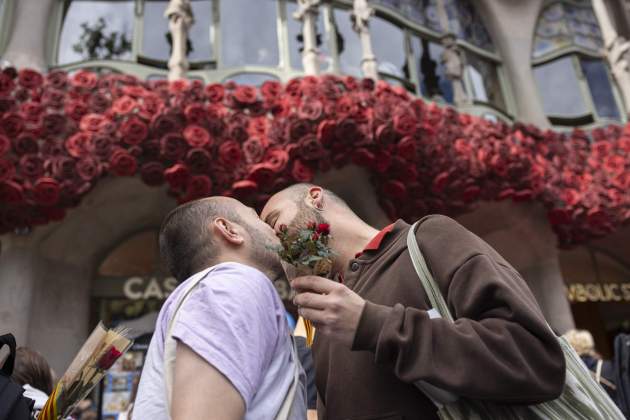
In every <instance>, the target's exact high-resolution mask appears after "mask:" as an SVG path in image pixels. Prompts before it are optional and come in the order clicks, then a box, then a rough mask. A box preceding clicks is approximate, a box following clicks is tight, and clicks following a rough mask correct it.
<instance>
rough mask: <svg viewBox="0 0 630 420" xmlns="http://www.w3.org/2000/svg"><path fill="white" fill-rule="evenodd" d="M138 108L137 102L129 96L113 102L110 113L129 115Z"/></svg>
mask: <svg viewBox="0 0 630 420" xmlns="http://www.w3.org/2000/svg"><path fill="white" fill-rule="evenodd" d="M137 107H138V102H137V101H136V100H135V99H133V98H132V97H131V96H123V97H122V98H118V99H116V100H115V101H114V104H113V105H112V111H114V112H115V113H117V114H123V115H124V114H129V113H130V112H132V111H133V110H135V109H136V108H137Z"/></svg>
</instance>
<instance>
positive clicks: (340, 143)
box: [0, 68, 630, 246]
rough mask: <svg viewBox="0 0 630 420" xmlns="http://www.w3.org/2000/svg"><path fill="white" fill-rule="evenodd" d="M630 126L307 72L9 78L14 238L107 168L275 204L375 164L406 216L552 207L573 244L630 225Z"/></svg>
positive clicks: (0, 132) (5, 92) (1, 210)
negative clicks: (545, 117)
mask: <svg viewBox="0 0 630 420" xmlns="http://www.w3.org/2000/svg"><path fill="white" fill-rule="evenodd" d="M629 152H630V126H626V128H623V127H618V126H609V127H606V128H603V129H597V130H594V131H592V132H590V133H585V132H583V131H580V130H575V131H574V132H572V133H570V134H562V133H558V132H553V131H542V130H540V129H538V128H536V127H534V126H531V125H523V124H519V123H517V124H514V125H507V124H503V123H492V122H489V121H487V120H484V119H481V118H476V117H472V116H470V115H466V114H459V113H457V112H456V111H455V110H453V109H452V108H440V107H438V106H436V105H434V104H427V103H425V102H423V101H422V100H421V99H417V98H415V97H412V96H410V95H409V94H408V93H407V92H406V91H405V90H404V89H402V88H399V87H393V86H390V85H388V84H386V83H384V82H377V83H374V82H373V81H371V80H356V79H354V78H351V77H336V76H322V77H319V78H317V77H304V78H302V79H295V80H292V81H290V82H289V83H287V84H286V85H284V86H283V85H281V84H280V83H278V82H273V81H268V82H265V83H264V84H263V85H262V86H261V87H260V88H259V89H257V88H255V87H251V86H239V85H236V84H234V83H231V82H228V83H225V84H211V85H207V86H204V85H203V84H202V83H201V82H199V81H183V80H182V81H177V82H172V83H169V82H166V81H140V80H138V79H136V78H134V77H132V76H129V75H117V74H108V75H101V76H98V75H96V74H94V73H91V72H88V71H79V72H77V73H75V74H74V75H72V76H69V75H67V74H66V73H64V72H61V71H53V72H50V73H48V74H46V75H42V74H40V73H38V72H36V71H33V70H29V69H23V70H20V71H19V72H16V71H15V70H14V69H11V68H8V69H4V70H3V71H2V73H1V74H0V233H6V232H10V231H13V230H14V229H17V228H21V227H30V226H34V225H41V224H45V223H48V222H50V221H53V220H61V219H62V218H63V217H64V213H65V211H66V209H68V208H71V207H73V206H76V205H77V204H78V203H79V202H80V200H81V198H82V197H83V196H84V195H85V194H86V193H87V192H88V191H89V190H90V189H91V188H92V187H93V186H94V184H95V183H96V182H97V180H98V179H100V178H102V177H104V176H135V175H139V176H140V177H141V178H142V180H143V181H144V182H145V183H146V184H148V185H151V186H158V185H161V184H164V183H166V184H167V185H168V190H169V192H170V194H172V195H174V196H175V197H176V198H177V199H178V200H179V201H180V202H184V201H188V200H192V199H195V198H198V197H204V196H208V195H218V194H220V195H228V196H233V197H236V198H238V199H241V200H244V201H246V202H248V203H250V204H253V205H261V204H262V203H264V202H265V200H266V199H267V198H268V197H269V196H270V194H272V193H274V192H275V191H278V190H280V189H281V188H283V187H285V186H288V185H290V184H292V183H295V182H305V181H310V180H311V179H312V178H313V175H314V173H315V172H316V171H327V170H329V169H331V168H340V167H343V166H344V165H347V164H349V163H354V164H356V165H359V166H362V167H365V168H367V169H368V171H369V172H370V173H371V174H372V182H373V183H374V186H375V188H376V190H377V191H378V193H379V194H378V196H379V197H380V199H381V205H382V206H383V208H384V209H385V210H386V211H387V213H388V215H389V216H390V217H391V218H397V217H402V218H404V219H407V220H414V219H417V218H418V217H420V216H422V215H424V214H426V213H429V212H439V213H446V214H457V213H461V212H464V211H467V210H470V208H471V206H472V205H473V204H474V203H475V202H476V201H479V200H506V199H512V200H514V201H531V200H537V201H539V202H541V203H542V204H544V206H545V207H546V208H547V209H548V215H549V221H550V222H551V224H552V226H553V229H554V230H555V231H556V232H557V234H558V236H559V239H560V244H561V245H564V246H569V245H572V244H577V243H581V242H584V241H586V240H588V239H591V238H593V237H597V236H601V235H605V234H607V233H608V232H611V231H613V230H614V229H616V228H618V227H619V226H620V225H622V224H624V223H626V222H628V220H629V219H630V194H629V193H628V191H630V158H628V153H629Z"/></svg>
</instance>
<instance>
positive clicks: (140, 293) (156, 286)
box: [123, 277, 177, 300]
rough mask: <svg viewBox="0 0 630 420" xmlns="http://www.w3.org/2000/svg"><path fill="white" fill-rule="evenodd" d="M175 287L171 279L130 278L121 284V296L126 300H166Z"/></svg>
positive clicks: (175, 282) (173, 280)
mask: <svg viewBox="0 0 630 420" xmlns="http://www.w3.org/2000/svg"><path fill="white" fill-rule="evenodd" d="M176 287H177V280H175V278H173V277H168V278H165V279H160V278H157V277H130V278H128V279H127V280H125V283H124V284H123V294H124V295H125V297H126V298H127V299H131V300H140V299H166V298H167V297H168V295H170V294H171V292H172V291H173V290H175V288H176Z"/></svg>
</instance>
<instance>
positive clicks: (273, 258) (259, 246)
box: [245, 223, 284, 281]
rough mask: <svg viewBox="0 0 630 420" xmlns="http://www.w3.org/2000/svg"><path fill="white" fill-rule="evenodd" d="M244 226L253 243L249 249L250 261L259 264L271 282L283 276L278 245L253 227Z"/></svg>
mask: <svg viewBox="0 0 630 420" xmlns="http://www.w3.org/2000/svg"><path fill="white" fill-rule="evenodd" d="M245 225H246V226H247V228H248V230H249V235H250V236H251V239H252V242H253V244H252V247H251V259H252V261H255V262H256V263H258V264H260V268H261V269H262V271H265V272H267V273H269V275H270V276H271V280H272V281H273V280H275V279H277V278H279V277H282V276H284V269H283V268H282V262H281V260H280V256H279V255H278V252H277V248H278V247H279V244H278V243H274V242H273V241H272V240H271V239H270V238H268V237H267V236H265V235H264V234H263V233H262V232H260V231H259V230H257V229H255V228H254V227H253V226H250V225H249V224H247V223H246V224H245Z"/></svg>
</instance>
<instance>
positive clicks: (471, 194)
mask: <svg viewBox="0 0 630 420" xmlns="http://www.w3.org/2000/svg"><path fill="white" fill-rule="evenodd" d="M480 194H481V188H479V187H478V186H477V185H470V186H468V187H466V189H465V190H464V195H463V197H462V198H463V200H464V202H466V203H471V202H473V201H475V200H476V199H477V198H478V197H479V195H480Z"/></svg>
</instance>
